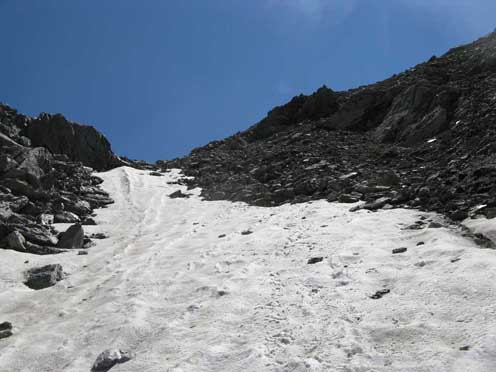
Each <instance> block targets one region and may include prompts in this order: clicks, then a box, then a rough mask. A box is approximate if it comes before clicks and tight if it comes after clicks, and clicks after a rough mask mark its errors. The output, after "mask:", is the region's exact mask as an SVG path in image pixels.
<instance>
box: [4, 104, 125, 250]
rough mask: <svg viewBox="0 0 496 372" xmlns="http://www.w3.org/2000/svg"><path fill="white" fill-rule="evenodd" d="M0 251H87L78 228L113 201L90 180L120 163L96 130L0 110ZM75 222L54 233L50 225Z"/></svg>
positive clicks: (86, 241) (55, 118)
mask: <svg viewBox="0 0 496 372" xmlns="http://www.w3.org/2000/svg"><path fill="white" fill-rule="evenodd" d="M0 148H1V152H0V247H2V248H5V249H13V250H17V251H20V252H26V253H33V254H53V253H60V252H63V251H65V250H66V249H74V248H76V249H79V248H82V247H84V246H88V245H89V243H90V238H89V237H84V232H83V229H82V226H81V224H83V225H84V224H92V223H94V221H93V220H92V219H91V216H92V214H93V211H94V209H96V208H101V207H105V206H106V205H108V204H110V203H112V202H113V201H112V200H111V199H110V198H109V196H108V194H107V193H106V192H104V191H103V190H101V189H100V187H99V185H100V183H101V182H102V180H101V179H100V178H98V177H96V176H94V175H92V172H93V167H94V168H95V169H97V170H105V169H110V168H112V167H115V166H118V165H121V164H123V163H124V161H123V160H121V159H120V158H119V157H117V156H116V155H114V154H113V153H112V150H111V148H110V145H109V143H108V141H107V140H106V139H105V137H104V136H103V135H102V134H100V133H98V132H97V131H96V130H95V129H94V128H92V127H88V126H82V125H79V124H75V123H71V122H69V121H67V120H66V119H65V118H64V117H63V116H62V115H48V114H41V115H40V116H39V117H38V118H30V117H27V116H25V115H22V114H19V113H18V112H17V111H16V110H14V109H12V108H10V107H9V106H7V105H0ZM57 222H64V223H75V224H76V225H74V226H72V227H71V228H69V230H68V231H67V232H64V233H61V234H58V233H57V231H56V230H55V229H54V228H53V226H52V223H57Z"/></svg>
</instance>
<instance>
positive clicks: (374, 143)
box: [158, 33, 496, 220]
mask: <svg viewBox="0 0 496 372" xmlns="http://www.w3.org/2000/svg"><path fill="white" fill-rule="evenodd" d="M158 165H159V166H160V167H161V168H162V169H167V168H173V167H175V168H181V169H183V171H184V173H185V174H186V175H187V176H193V177H194V178H192V179H185V180H184V182H185V183H186V184H188V185H189V186H190V187H196V186H199V187H202V188H203V196H204V197H205V198H207V199H209V200H220V199H228V200H233V201H243V202H246V203H250V204H253V205H259V206H276V205H280V204H284V203H288V202H290V203H297V202H306V201H310V200H316V199H322V198H326V199H328V200H329V201H340V202H350V203H353V202H357V201H359V200H362V201H365V202H366V203H365V204H364V205H363V206H362V207H356V208H355V209H359V208H365V209H369V210H376V209H379V208H392V207H400V206H401V207H415V208H419V209H423V210H434V211H438V212H441V213H444V214H445V215H447V216H449V217H451V218H452V219H454V220H462V219H464V218H466V217H467V216H469V215H472V214H474V213H483V214H484V215H486V216H487V217H495V216H496V33H492V34H489V35H487V36H485V37H483V38H481V39H479V40H477V41H476V42H474V43H472V44H468V45H464V46H460V47H457V48H454V49H451V50H450V51H449V52H448V53H446V54H445V55H444V56H442V57H439V58H437V57H432V58H431V59H430V60H429V61H427V62H425V63H422V64H420V65H418V66H415V67H414V68H411V69H409V70H407V71H405V72H403V73H401V74H399V75H395V76H393V77H391V78H389V79H387V80H385V81H382V82H378V83H376V84H372V85H369V86H364V87H360V88H358V89H352V90H349V91H345V92H334V91H332V90H331V89H329V88H327V87H325V86H324V87H322V88H320V89H319V90H317V91H316V92H315V93H314V94H312V95H310V96H304V95H300V96H297V97H294V98H293V99H292V100H291V101H290V102H289V103H287V104H285V105H283V106H279V107H276V108H274V109H273V110H272V111H270V112H269V113H268V115H267V117H266V118H264V119H263V120H262V121H260V122H259V123H257V124H255V125H254V126H252V127H250V128H249V129H248V130H246V131H244V132H240V133H237V134H235V135H233V136H231V137H229V138H226V139H224V140H221V141H214V142H212V143H210V144H208V145H207V146H205V147H201V148H197V149H195V150H193V151H192V152H191V154H190V155H189V156H186V157H184V158H180V159H174V160H172V161H159V162H158Z"/></svg>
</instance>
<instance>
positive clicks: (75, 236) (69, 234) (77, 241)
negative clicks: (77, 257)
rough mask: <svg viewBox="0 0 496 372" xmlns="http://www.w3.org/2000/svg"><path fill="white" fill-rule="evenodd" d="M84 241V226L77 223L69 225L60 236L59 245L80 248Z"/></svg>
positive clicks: (60, 246)
mask: <svg viewBox="0 0 496 372" xmlns="http://www.w3.org/2000/svg"><path fill="white" fill-rule="evenodd" d="M83 243H84V230H83V227H82V226H81V225H80V224H78V223H76V224H74V225H72V226H71V227H69V228H68V229H67V230H66V231H65V232H64V233H62V235H61V236H60V239H59V242H58V244H57V247H59V248H69V249H79V248H82V247H83Z"/></svg>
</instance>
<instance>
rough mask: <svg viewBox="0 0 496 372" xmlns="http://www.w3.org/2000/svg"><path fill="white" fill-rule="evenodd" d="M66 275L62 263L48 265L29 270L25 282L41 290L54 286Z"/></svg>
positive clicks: (32, 287)
mask: <svg viewBox="0 0 496 372" xmlns="http://www.w3.org/2000/svg"><path fill="white" fill-rule="evenodd" d="M64 277H65V274H64V271H63V270H62V266H61V265H59V264H54V265H46V266H42V267H38V268H33V269H30V270H28V271H27V272H26V281H25V282H24V284H25V285H26V286H28V287H29V288H31V289H36V290H39V289H44V288H48V287H51V286H54V285H55V284H57V282H59V281H61V280H62V279H64Z"/></svg>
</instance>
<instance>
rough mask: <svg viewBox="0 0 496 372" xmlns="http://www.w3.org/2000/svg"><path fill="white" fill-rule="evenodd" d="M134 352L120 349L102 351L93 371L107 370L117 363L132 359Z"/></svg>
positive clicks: (103, 371)
mask: <svg viewBox="0 0 496 372" xmlns="http://www.w3.org/2000/svg"><path fill="white" fill-rule="evenodd" d="M132 357H133V356H132V354H131V353H130V352H127V351H122V350H119V349H108V350H105V351H104V352H102V353H101V354H100V355H98V357H97V358H96V360H95V363H93V367H92V368H91V372H105V371H108V370H109V369H111V368H112V367H113V366H115V365H116V364H120V363H125V362H128V361H129V360H131V359H132Z"/></svg>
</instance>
